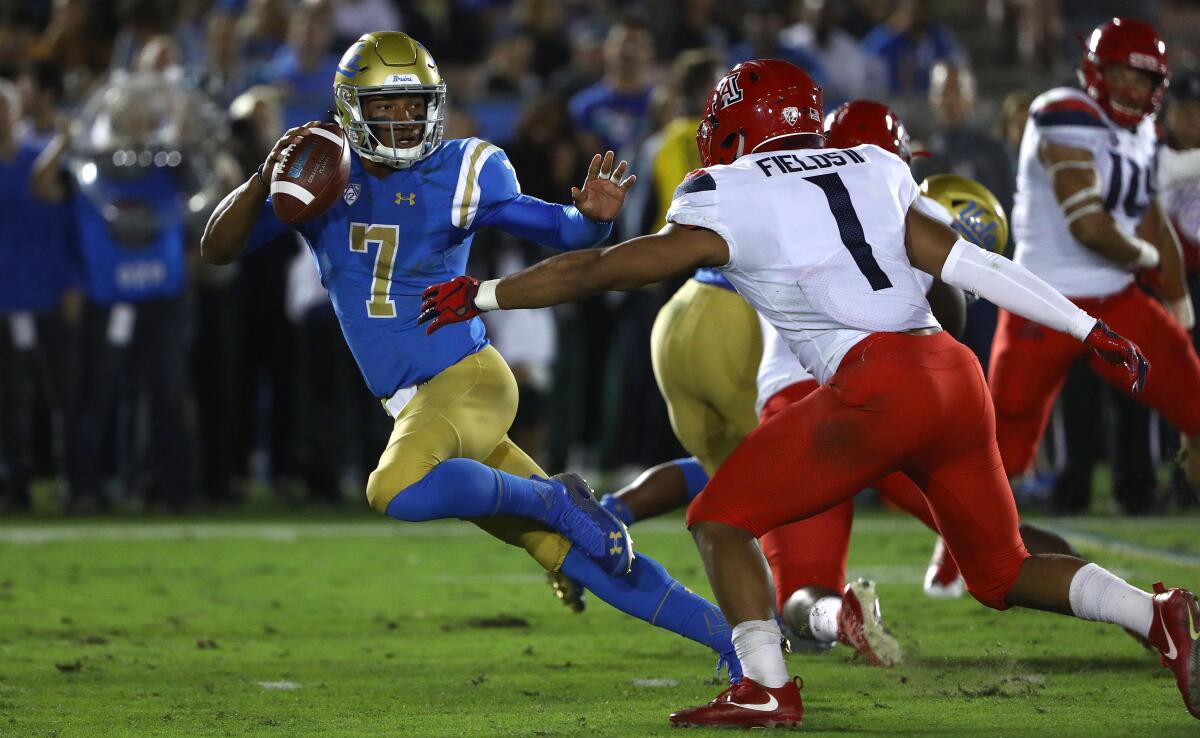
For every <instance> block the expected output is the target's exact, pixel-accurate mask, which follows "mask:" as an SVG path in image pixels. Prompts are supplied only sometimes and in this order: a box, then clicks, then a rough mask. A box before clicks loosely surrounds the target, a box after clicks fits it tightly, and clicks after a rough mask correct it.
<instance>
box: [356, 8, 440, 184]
mask: <svg viewBox="0 0 1200 738" xmlns="http://www.w3.org/2000/svg"><path fill="white" fill-rule="evenodd" d="M406 94H408V95H412V94H423V95H426V96H427V104H426V108H425V120H424V121H423V122H424V125H425V130H424V133H423V135H422V136H421V142H420V143H419V144H418V145H416V146H410V147H408V148H403V149H402V148H394V147H391V146H384V145H383V143H382V142H381V141H380V139H379V137H378V136H377V135H376V134H375V130H378V129H379V128H383V127H387V126H401V125H411V123H408V124H405V123H398V122H395V121H391V120H381V121H374V120H366V118H365V116H364V115H363V101H364V99H366V98H369V97H372V96H374V95H406ZM333 95H334V100H335V102H336V104H337V119H338V123H339V124H341V126H342V129H343V130H345V131H346V138H347V139H348V140H349V142H350V147H351V148H352V149H354V150H355V151H356V152H358V155H359V156H361V157H363V158H364V159H370V160H371V161H376V162H379V163H380V164H386V165H388V166H390V167H395V168H398V169H403V168H405V167H410V166H412V165H413V164H415V163H417V162H418V161H420V160H422V159H424V158H425V157H427V156H429V155H430V154H432V153H433V151H434V149H436V148H437V147H438V144H440V143H441V142H442V126H443V124H444V122H445V119H446V83H445V81H443V80H442V75H441V74H440V73H439V72H438V68H437V63H436V62H434V60H433V56H431V55H430V53H429V52H428V51H427V50H426V49H425V47H424V46H422V45H421V44H419V43H417V42H416V41H414V40H413V39H412V38H411V37H410V36H409V35H408V34H405V33H400V32H398V31H378V32H375V33H365V34H363V35H362V37H360V38H359V39H358V40H357V41H355V42H354V44H353V45H351V46H350V48H349V49H347V50H346V53H345V54H344V55H343V56H342V60H341V61H340V62H338V68H337V73H336V74H335V75H334V77H333ZM414 122H417V123H420V122H422V121H414ZM372 129H375V130H372ZM393 133H394V129H393Z"/></svg>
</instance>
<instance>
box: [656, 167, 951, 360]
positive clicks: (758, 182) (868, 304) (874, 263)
mask: <svg viewBox="0 0 1200 738" xmlns="http://www.w3.org/2000/svg"><path fill="white" fill-rule="evenodd" d="M918 195H919V192H918V189H917V183H916V182H914V181H913V178H912V174H910V173H909V171H908V165H907V164H905V163H904V162H903V161H901V160H900V158H899V157H896V156H894V155H892V154H890V153H888V152H886V151H884V150H883V149H881V148H879V147H878V146H871V145H863V146H856V147H854V148H852V149H800V150H795V151H780V152H766V153H760V154H749V155H746V156H742V157H740V158H738V160H737V161H735V162H734V163H733V164H728V165H719V166H714V167H710V168H707V169H701V170H697V171H695V172H693V173H691V174H690V175H688V177H687V178H686V179H684V181H683V183H682V184H681V185H679V188H678V189H677V190H676V191H675V198H674V200H673V201H672V202H671V208H670V210H668V211H667V220H668V221H669V222H672V223H678V224H681V225H692V226H699V227H702V228H708V229H709V230H712V231H715V232H716V233H718V234H720V235H721V237H722V238H724V239H725V242H726V243H727V244H728V246H729V262H728V263H727V264H725V265H724V266H722V267H720V269H721V271H722V272H723V273H724V274H725V276H726V277H728V278H729V281H730V282H731V283H732V284H733V286H734V288H735V289H737V291H738V293H739V294H741V295H742V297H744V298H746V300H747V301H748V302H749V303H750V304H751V305H753V306H754V309H755V310H757V311H758V312H759V314H760V315H762V316H763V317H765V318H766V319H767V321H768V322H770V324H771V325H772V326H774V328H775V330H777V331H778V332H779V334H780V336H781V337H782V338H783V340H784V341H785V342H786V343H787V345H788V347H789V348H790V349H791V350H792V353H793V355H795V356H796V357H797V358H798V359H799V360H800V363H801V364H802V365H803V366H805V367H807V368H808V369H809V370H810V371H811V372H812V373H813V374H814V376H816V378H817V379H818V380H819V381H821V382H826V381H828V380H829V377H831V376H832V375H833V373H834V372H835V371H837V367H838V364H839V363H840V362H841V360H842V357H843V356H845V354H846V352H847V351H849V350H850V348H851V347H852V346H854V345H855V344H856V343H858V342H859V341H861V340H862V339H863V338H865V337H866V336H867V335H869V334H871V333H875V332H880V331H885V332H897V331H906V330H912V329H916V328H928V327H931V326H936V325H938V323H937V320H936V319H935V318H934V317H933V314H932V313H931V312H930V310H929V303H928V302H926V300H925V290H924V288H923V287H922V286H921V282H920V281H919V280H918V279H917V277H916V275H915V274H913V269H912V266H911V265H910V264H909V261H908V253H907V251H906V249H905V246H904V229H905V224H904V219H905V217H906V216H907V214H908V209H909V207H910V206H911V205H912V203H913V201H914V200H916V199H917V197H918Z"/></svg>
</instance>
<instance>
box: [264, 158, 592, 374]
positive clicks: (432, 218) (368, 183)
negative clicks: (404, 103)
mask: <svg viewBox="0 0 1200 738" xmlns="http://www.w3.org/2000/svg"><path fill="white" fill-rule="evenodd" d="M351 160H352V164H351V169H350V180H349V182H348V184H347V185H346V189H345V191H344V193H343V195H342V197H341V199H339V200H338V201H337V203H336V204H335V205H334V206H333V207H331V208H330V209H329V210H328V211H327V212H325V213H324V214H322V215H321V216H320V217H319V218H316V219H314V220H312V221H309V222H308V223H304V224H303V225H301V226H299V227H298V228H297V230H299V232H300V233H301V235H303V236H304V238H305V240H306V241H308V244H309V247H310V248H311V249H312V252H313V255H314V257H315V258H316V261H317V269H318V271H319V272H320V274H321V283H322V284H323V285H324V286H325V289H326V290H328V291H329V296H330V299H331V301H332V303H333V308H334V311H335V312H336V313H337V317H338V321H339V322H340V323H341V327H342V334H343V335H344V336H345V337H346V342H347V343H348V344H349V346H350V350H351V352H352V353H353V354H354V358H355V360H356V361H357V362H358V367H359V369H360V370H361V371H362V374H363V377H364V379H366V382H367V386H368V387H369V388H370V390H371V392H372V394H374V395H375V396H376V397H390V396H391V395H392V394H394V393H395V392H396V391H397V390H398V389H401V388H404V387H411V386H413V385H416V384H420V383H422V382H426V381H428V380H429V379H431V378H433V377H434V376H435V375H436V374H438V373H439V372H441V371H442V370H443V369H445V368H446V367H448V366H450V365H452V364H454V363H456V362H458V361H459V360H460V359H462V358H463V357H464V356H468V355H470V354H472V353H475V352H476V351H479V350H480V349H482V348H483V347H484V346H486V345H487V342H488V341H487V336H486V335H485V334H484V328H483V321H481V320H480V319H479V318H474V319H472V320H470V321H467V322H465V323H455V324H453V325H448V326H446V327H445V328H442V329H441V330H439V331H437V332H436V333H434V334H433V335H426V333H425V326H418V325H417V316H418V313H419V312H420V306H421V294H422V293H423V292H424V291H425V288H426V287H429V286H430V285H432V284H436V283H438V282H444V281H446V280H449V279H453V278H454V277H456V276H459V275H461V274H464V273H465V271H466V266H467V256H468V254H469V251H470V247H471V241H472V238H473V235H474V233H475V231H476V229H478V228H479V227H481V226H484V225H494V226H497V227H499V228H502V229H504V230H506V231H508V232H510V233H513V234H514V235H518V236H522V237H526V238H530V239H532V240H535V241H538V242H539V243H542V244H544V245H547V246H551V247H555V248H560V249H561V248H583V247H586V246H591V245H592V244H594V243H596V242H597V241H599V240H601V239H602V238H604V237H606V236H607V235H608V232H609V226H608V225H607V224H594V223H590V222H585V219H583V218H582V216H580V215H579V213H578V211H577V210H575V208H574V207H570V206H568V207H566V208H564V207H562V206H559V205H551V204H550V203H545V202H542V201H541V200H536V199H535V198H531V197H528V196H526V195H522V194H521V189H520V185H519V184H518V182H517V176H516V172H514V171H513V167H512V164H510V163H509V161H508V157H507V156H506V155H505V154H504V152H503V151H501V150H500V149H499V148H497V147H496V146H493V145H492V144H489V143H487V142H486V141H481V140H480V139H477V138H469V139H461V140H454V141H446V142H444V143H442V144H441V145H440V146H439V147H438V148H437V149H435V150H434V152H433V153H432V154H430V155H429V156H428V157H427V158H425V159H422V160H421V161H419V162H417V163H416V164H414V165H413V166H411V167H409V168H407V169H399V170H395V171H393V172H392V173H391V174H389V175H388V176H387V177H384V178H378V177H374V176H371V175H369V174H367V173H366V171H365V170H364V169H363V167H362V163H361V161H360V159H359V158H358V156H357V155H355V156H352V157H351ZM284 229H285V226H283V225H282V224H280V223H279V221H278V219H276V217H275V214H274V211H273V210H272V207H271V204H270V200H269V199H268V200H267V202H266V204H265V205H264V206H263V211H262V213H261V215H260V217H259V220H258V223H257V225H256V226H255V229H254V233H253V234H252V235H251V238H250V248H251V249H253V248H257V247H258V246H261V245H262V244H264V243H266V242H268V241H270V240H272V239H273V238H275V237H276V236H278V235H279V234H280V233H281V232H283V230H284Z"/></svg>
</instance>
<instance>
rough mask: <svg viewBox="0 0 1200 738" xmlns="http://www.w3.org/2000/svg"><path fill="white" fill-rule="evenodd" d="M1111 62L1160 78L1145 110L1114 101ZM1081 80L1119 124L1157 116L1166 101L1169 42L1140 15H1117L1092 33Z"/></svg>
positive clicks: (1130, 126) (1081, 69)
mask: <svg viewBox="0 0 1200 738" xmlns="http://www.w3.org/2000/svg"><path fill="white" fill-rule="evenodd" d="M1107 64H1125V65H1128V66H1130V67H1133V68H1134V69H1138V70H1141V71H1143V72H1149V73H1150V74H1152V75H1154V76H1155V77H1156V78H1157V80H1158V81H1157V84H1156V85H1155V87H1154V92H1153V93H1151V95H1150V99H1149V100H1148V101H1147V102H1146V105H1145V106H1144V107H1143V108H1142V109H1141V110H1132V109H1130V108H1127V107H1125V106H1123V105H1120V104H1119V103H1114V102H1113V100H1112V97H1111V95H1110V93H1111V92H1112V89H1111V88H1110V86H1109V85H1108V83H1107V82H1105V80H1104V67H1105V65H1107ZM1079 82H1080V84H1082V85H1083V88H1084V89H1085V90H1087V94H1088V95H1090V96H1091V97H1092V99H1094V100H1095V101H1096V102H1097V103H1099V104H1100V107H1102V108H1104V112H1106V113H1108V117H1110V118H1112V120H1113V122H1114V123H1116V124H1117V125H1119V126H1124V127H1126V128H1132V127H1133V126H1136V125H1137V124H1138V123H1140V122H1141V121H1142V118H1144V117H1145V116H1147V115H1153V114H1154V113H1155V111H1157V110H1158V106H1159V105H1161V104H1162V99H1163V93H1164V92H1165V91H1166V87H1167V45H1166V44H1164V43H1163V42H1162V39H1160V38H1159V37H1158V32H1157V31H1155V30H1154V27H1153V26H1151V25H1150V24H1149V23H1147V22H1145V21H1142V20H1138V19H1137V18H1113V19H1112V20H1110V21H1109V22H1108V23H1105V24H1104V25H1102V26H1097V27H1096V29H1095V30H1094V31H1092V34H1091V35H1090V36H1088V40H1087V45H1086V46H1085V47H1084V50H1083V61H1082V62H1081V63H1080V65H1079Z"/></svg>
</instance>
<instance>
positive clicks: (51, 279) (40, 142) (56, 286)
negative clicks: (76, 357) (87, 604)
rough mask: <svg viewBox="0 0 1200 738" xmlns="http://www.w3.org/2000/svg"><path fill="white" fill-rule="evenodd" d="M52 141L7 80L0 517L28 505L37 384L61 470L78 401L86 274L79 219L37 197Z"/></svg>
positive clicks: (1, 88)
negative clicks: (75, 322)
mask: <svg viewBox="0 0 1200 738" xmlns="http://www.w3.org/2000/svg"><path fill="white" fill-rule="evenodd" d="M49 79H50V77H49V76H48V75H47V74H45V73H44V70H41V71H40V73H39V74H37V75H35V76H34V78H33V82H34V88H33V90H32V93H33V94H31V95H30V100H31V101H32V102H33V103H34V105H35V106H39V105H45V104H50V105H53V104H54V103H55V102H56V101H57V97H56V96H55V92H54V88H53V87H52V86H51V87H50V89H46V87H48V86H49V85H44V84H38V83H39V81H40V80H42V81H48V80H49ZM57 89H58V91H59V92H61V85H60V86H59V87H58V88H57ZM33 117H34V116H31V118H33ZM45 143H46V140H45V138H42V137H40V136H39V135H38V134H37V131H36V128H35V127H34V126H32V125H30V126H22V125H21V103H20V95H19V94H18V92H17V87H16V85H14V84H13V83H12V82H9V81H8V80H4V79H0V429H2V432H0V511H4V510H28V509H29V507H30V496H29V489H30V481H31V479H32V476H33V471H34V469H33V447H34V427H35V423H34V407H35V400H36V397H37V393H38V391H39V385H40V390H41V392H42V395H43V396H44V397H45V398H46V401H47V405H48V406H49V408H50V411H51V415H52V417H51V423H50V427H51V431H52V433H53V434H54V438H53V439H52V441H53V449H54V452H55V453H54V456H55V458H56V460H57V461H58V462H59V469H60V470H61V469H62V468H63V464H62V461H63V452H64V444H63V440H62V432H63V429H64V428H65V427H66V418H65V415H66V408H67V407H68V406H69V404H70V400H71V397H72V391H71V390H72V384H73V383H72V381H71V376H72V375H71V372H70V370H71V367H72V366H73V365H74V363H75V362H74V361H73V360H72V356H71V354H70V350H71V348H72V346H73V341H71V340H70V337H69V330H68V321H67V320H66V317H65V316H66V313H67V312H68V309H69V307H70V304H71V299H70V297H69V296H68V293H69V292H70V291H71V290H72V289H73V288H75V287H77V285H78V279H79V274H78V267H77V262H76V259H75V254H74V253H73V244H74V237H73V234H72V230H71V218H70V217H69V210H68V208H67V206H65V205H63V204H47V203H43V202H41V201H40V200H37V199H35V198H34V197H33V196H32V194H31V192H30V174H31V172H32V171H33V166H34V162H35V161H36V160H37V158H38V156H39V155H40V154H41V153H42V149H43V147H44V146H45Z"/></svg>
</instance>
